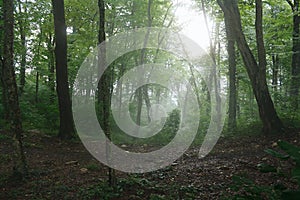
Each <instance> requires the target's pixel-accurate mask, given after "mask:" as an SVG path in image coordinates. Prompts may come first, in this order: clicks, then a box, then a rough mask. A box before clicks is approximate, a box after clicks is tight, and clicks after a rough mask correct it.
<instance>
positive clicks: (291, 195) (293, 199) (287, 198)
mask: <svg viewBox="0 0 300 200" xmlns="http://www.w3.org/2000/svg"><path fill="white" fill-rule="evenodd" d="M281 199H282V200H299V199H300V190H297V191H287V192H283V193H282V195H281Z"/></svg>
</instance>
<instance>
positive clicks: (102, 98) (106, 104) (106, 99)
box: [98, 0, 116, 186]
mask: <svg viewBox="0 0 300 200" xmlns="http://www.w3.org/2000/svg"><path fill="white" fill-rule="evenodd" d="M98 7H99V31H98V44H99V45H100V44H101V43H103V42H105V40H106V36H105V3H104V0H98ZM98 53H99V67H100V71H101V72H102V73H103V75H102V77H101V79H100V81H99V84H98V93H99V94H98V102H99V104H100V111H101V116H102V118H101V121H102V128H103V131H104V133H105V135H106V136H107V137H108V139H109V140H111V131H110V122H109V117H110V110H109V109H110V97H111V93H110V84H111V83H110V80H111V77H110V75H111V73H110V72H109V71H106V72H105V71H104V69H105V66H106V47H105V46H104V48H101V49H100V50H99V52H98ZM107 148H108V145H107ZM106 151H107V156H108V158H107V159H108V160H109V159H110V158H109V156H110V149H106ZM108 182H109V185H110V186H114V185H115V184H116V177H115V171H114V169H112V168H110V167H108Z"/></svg>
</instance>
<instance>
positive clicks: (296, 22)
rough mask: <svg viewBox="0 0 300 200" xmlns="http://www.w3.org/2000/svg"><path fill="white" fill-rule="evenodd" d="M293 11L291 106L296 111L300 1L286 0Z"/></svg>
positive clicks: (299, 47)
mask: <svg viewBox="0 0 300 200" xmlns="http://www.w3.org/2000/svg"><path fill="white" fill-rule="evenodd" d="M286 1H287V2H288V3H289V4H290V6H291V8H292V11H293V49H292V51H293V55H292V74H291V76H292V77H291V86H290V92H289V93H290V96H291V105H292V107H293V109H294V110H297V109H298V107H299V88H300V30H299V27H300V14H299V0H294V3H292V2H291V1H290V0H286Z"/></svg>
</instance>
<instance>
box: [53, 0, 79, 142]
mask: <svg viewBox="0 0 300 200" xmlns="http://www.w3.org/2000/svg"><path fill="white" fill-rule="evenodd" d="M52 6H53V15H54V28H55V38H56V41H55V44H56V45H55V61H56V62H55V64H56V83H57V85H56V91H57V95H58V103H59V115H60V116H59V117H60V127H59V134H58V136H59V137H60V138H61V139H69V138H72V137H74V134H75V130H74V121H73V115H72V105H71V99H70V93H69V84H68V65H67V33H66V24H65V10H64V1H63V0H52Z"/></svg>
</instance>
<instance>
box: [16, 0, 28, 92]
mask: <svg viewBox="0 0 300 200" xmlns="http://www.w3.org/2000/svg"><path fill="white" fill-rule="evenodd" d="M18 4H19V12H20V15H21V16H20V19H19V29H20V37H21V48H22V50H21V64H20V67H21V68H20V87H19V88H20V91H19V92H20V95H21V94H22V93H23V92H24V87H25V82H26V81H25V72H26V51H27V47H26V33H25V28H24V26H25V25H24V23H26V19H25V17H24V15H23V14H25V13H26V9H25V12H24V13H22V6H21V1H20V0H19V1H18Z"/></svg>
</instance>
